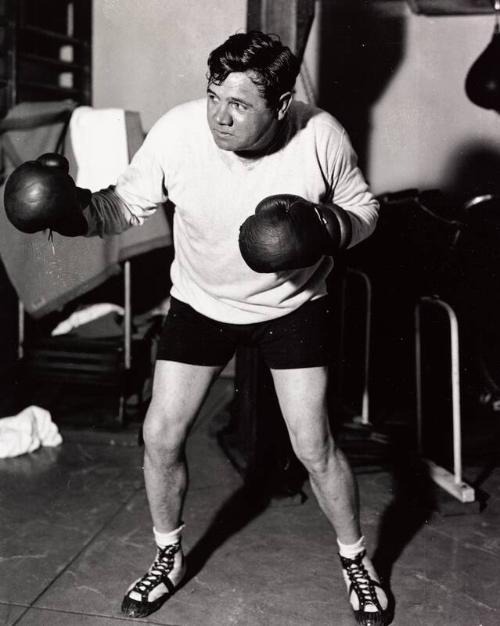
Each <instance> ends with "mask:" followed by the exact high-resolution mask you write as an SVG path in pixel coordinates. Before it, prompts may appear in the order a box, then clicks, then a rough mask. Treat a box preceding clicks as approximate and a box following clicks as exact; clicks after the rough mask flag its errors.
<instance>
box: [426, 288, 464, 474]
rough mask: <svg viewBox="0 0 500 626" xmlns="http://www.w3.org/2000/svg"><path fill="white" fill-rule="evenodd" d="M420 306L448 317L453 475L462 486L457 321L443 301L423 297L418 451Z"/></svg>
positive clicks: (451, 309)
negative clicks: (434, 309) (435, 310)
mask: <svg viewBox="0 0 500 626" xmlns="http://www.w3.org/2000/svg"><path fill="white" fill-rule="evenodd" d="M422 304H430V305H434V306H438V307H441V308H442V309H444V310H445V311H446V313H447V315H448V321H449V328H450V351H451V357H450V367H451V394H452V417H453V474H454V480H455V483H456V484H457V485H459V484H462V415H461V404H460V350H459V334H458V321H457V316H456V314H455V311H454V310H453V308H452V307H451V306H450V305H449V304H448V303H447V302H444V301H443V300H440V299H439V298H435V297H424V298H421V299H420V303H418V304H417V307H416V312H415V315H416V342H417V343H416V348H417V350H416V359H417V361H416V366H417V367H416V376H417V425H418V429H419V451H420V452H421V449H422V379H421V364H422V361H421V346H420V342H421V325H420V319H419V309H420V307H421V305H422Z"/></svg>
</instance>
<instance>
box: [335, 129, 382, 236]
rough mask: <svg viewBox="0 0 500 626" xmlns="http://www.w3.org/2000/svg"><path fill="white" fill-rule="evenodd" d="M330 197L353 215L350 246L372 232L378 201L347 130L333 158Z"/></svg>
mask: <svg viewBox="0 0 500 626" xmlns="http://www.w3.org/2000/svg"><path fill="white" fill-rule="evenodd" d="M330 200H331V202H333V203H334V204H337V205H338V206H340V207H341V208H343V209H344V210H345V211H347V213H348V215H349V217H350V218H351V222H352V238H351V243H350V244H349V247H352V246H354V245H356V244H357V243H359V242H360V241H362V240H363V239H366V238H367V237H369V236H370V235H371V234H372V233H373V231H374V230H375V226H376V224H377V220H378V210H379V203H378V201H377V200H376V198H375V197H374V195H373V194H372V193H371V191H370V189H369V187H368V183H367V182H366V180H365V178H364V176H363V174H362V172H361V170H360V169H359V167H358V165H357V155H356V153H355V152H354V149H353V148H352V146H351V143H350V141H349V138H348V136H347V134H346V133H345V131H344V133H343V136H342V141H341V143H340V146H339V148H338V152H337V155H336V158H335V162H334V168H333V173H332V194H331V199H330Z"/></svg>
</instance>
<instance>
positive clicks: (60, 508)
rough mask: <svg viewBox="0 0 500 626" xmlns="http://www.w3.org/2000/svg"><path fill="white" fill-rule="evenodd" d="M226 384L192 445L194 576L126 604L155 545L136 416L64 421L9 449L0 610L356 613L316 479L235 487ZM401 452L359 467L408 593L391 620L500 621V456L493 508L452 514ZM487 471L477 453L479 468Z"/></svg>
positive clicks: (58, 616)
mask: <svg viewBox="0 0 500 626" xmlns="http://www.w3.org/2000/svg"><path fill="white" fill-rule="evenodd" d="M226 391H227V388H225V387H224V388H222V390H221V388H220V387H219V388H218V392H219V394H220V395H219V396H218V397H217V398H215V396H214V397H211V398H209V400H208V401H207V405H206V406H205V409H204V411H203V412H202V414H201V415H200V418H199V420H198V422H197V425H196V427H195V429H194V432H193V433H192V437H191V439H190V442H189V447H188V457H189V460H190V467H191V488H190V491H189V496H188V499H187V503H186V512H185V522H186V532H185V547H186V548H187V552H188V555H189V556H188V559H189V567H190V575H189V578H188V580H187V582H186V584H185V585H184V586H183V588H182V589H181V590H179V591H178V593H177V594H176V595H175V596H174V597H173V598H172V599H171V600H170V601H169V602H168V603H167V604H166V605H164V606H163V607H162V608H161V609H160V610H159V611H158V612H157V613H155V614H153V615H152V616H150V617H149V618H148V619H145V620H128V619H127V618H125V617H123V616H122V615H121V614H120V603H121V599H122V596H123V593H124V591H125V589H126V587H127V586H128V585H129V583H130V582H131V581H132V580H133V579H134V578H136V577H137V576H139V575H140V574H142V573H143V572H144V571H145V569H146V568H147V567H148V566H149V564H150V561H151V558H152V555H153V545H152V543H151V530H150V526H151V524H150V520H149V514H148V509H147V503H146V497H145V492H144V488H143V482H142V471H141V466H142V458H141V457H142V449H141V448H139V447H137V444H136V434H135V432H134V431H133V429H132V431H130V432H127V433H115V434H112V433H96V432H92V431H90V432H85V431H75V430H73V431H70V430H67V431H63V435H64V439H65V441H64V443H63V444H62V446H60V447H59V448H56V449H49V448H44V449H40V450H38V451H36V452H34V453H32V454H30V455H25V456H22V457H17V458H15V459H9V460H3V461H0V480H1V483H0V494H1V508H0V525H1V533H0V548H1V550H0V623H1V624H5V625H7V626H11V625H13V624H20V625H23V626H27V625H47V626H49V625H61V626H62V625H64V626H67V625H69V626H72V625H75V626H80V625H82V626H86V625H89V626H91V625H92V626H94V625H95V626H110V625H111V624H118V623H123V622H127V621H136V622H137V621H138V622H140V623H149V624H163V625H169V626H174V625H175V626H226V625H231V624H237V625H241V626H309V625H310V626H326V625H329V626H332V625H333V626H348V625H349V626H350V625H354V623H355V622H354V620H353V618H352V616H351V613H350V609H349V606H348V604H347V601H346V598H345V592H344V588H343V582H342V581H341V577H340V572H339V568H338V564H337V556H336V553H335V548H334V535H333V533H332V531H331V529H330V528H329V525H328V523H327V522H326V520H325V518H324V517H323V515H322V514H321V512H320V511H319V510H318V507H317V505H316V503H315V501H314V498H313V497H312V496H311V494H310V492H309V490H307V493H308V496H309V497H308V499H307V501H306V502H305V503H304V504H301V505H297V504H290V503H287V502H286V501H284V502H280V503H271V504H270V505H268V506H266V507H262V506H260V505H258V504H256V503H252V502H251V501H249V500H248V498H246V496H245V494H244V493H242V492H241V491H240V487H241V478H240V476H239V475H238V474H237V473H236V472H235V470H234V469H233V467H232V466H231V464H230V463H229V461H228V460H227V458H226V457H225V456H224V454H223V453H222V451H221V449H220V448H219V446H218V444H217V442H216V440H215V433H216V432H217V430H218V429H219V428H220V426H221V424H222V423H223V421H224V419H225V413H224V411H222V412H221V410H220V405H219V404H218V403H219V400H220V398H224V394H225V393H226ZM402 456H403V459H401V458H397V455H396V457H394V456H392V457H391V460H392V461H395V460H396V461H397V463H396V462H395V464H394V465H392V466H391V465H390V464H386V465H385V467H382V466H381V467H375V466H369V465H365V466H363V465H362V464H357V467H356V473H357V476H358V481H359V485H360V490H361V499H362V503H363V525H364V529H365V534H366V536H367V538H368V541H369V545H370V546H371V548H372V550H375V548H376V550H375V558H376V561H377V563H378V565H379V568H380V570H381V571H383V572H384V573H385V574H386V576H387V577H388V578H390V580H391V586H392V590H393V592H394V594H395V597H396V601H397V604H396V614H395V618H394V621H393V624H395V625H400V626H401V625H404V626H480V625H481V626H498V625H499V624H500V565H499V560H500V469H498V468H496V467H494V464H493V465H492V466H491V467H490V468H489V470H488V472H484V475H483V477H482V479H481V480H482V485H481V486H482V489H483V490H484V491H485V492H487V493H488V495H489V500H488V504H487V507H486V508H485V510H484V511H483V512H481V513H478V512H477V509H474V510H467V512H466V514H457V515H449V513H450V511H451V509H450V508H447V507H445V506H444V505H442V506H441V513H437V512H433V509H434V505H435V502H434V501H431V499H430V498H429V497H428V496H429V493H427V492H426V490H425V488H424V487H425V481H424V480H423V477H422V475H420V474H419V472H418V469H417V468H416V467H415V466H414V465H410V464H408V463H405V462H404V456H405V455H404V454H403V455H402ZM481 471H482V468H481V467H467V468H466V474H467V477H468V479H469V480H470V481H473V480H475V479H476V478H478V477H479V475H480V474H481ZM443 502H444V500H443ZM287 504H288V505H287ZM456 512H457V511H455V513H456ZM459 512H461V513H464V511H459Z"/></svg>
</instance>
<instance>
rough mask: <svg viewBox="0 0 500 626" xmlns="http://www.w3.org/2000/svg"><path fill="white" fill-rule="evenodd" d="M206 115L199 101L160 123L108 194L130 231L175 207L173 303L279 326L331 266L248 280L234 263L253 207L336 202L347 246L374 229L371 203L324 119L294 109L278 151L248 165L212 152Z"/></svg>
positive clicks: (343, 142) (338, 132) (339, 131)
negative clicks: (346, 224) (347, 231)
mask: <svg viewBox="0 0 500 626" xmlns="http://www.w3.org/2000/svg"><path fill="white" fill-rule="evenodd" d="M205 107H206V104H205V99H203V100H196V101H193V102H188V103H186V104H182V105H180V106H177V107H175V108H174V109H172V110H170V111H169V112H168V113H166V114H165V115H164V116H163V117H161V118H160V119H159V120H158V122H157V123H156V124H155V125H154V126H153V128H152V129H151V130H150V132H149V133H148V135H147V137H146V139H145V141H144V144H143V145H142V147H141V148H140V149H139V151H138V152H137V153H136V155H135V156H134V158H133V160H132V162H131V164H130V165H129V167H128V168H127V169H126V170H125V172H124V173H123V174H122V175H121V176H120V178H119V179H118V182H117V185H116V189H115V191H116V192H117V193H118V194H119V195H120V196H121V197H122V198H123V199H124V200H125V202H126V203H127V205H128V208H129V211H130V214H129V215H128V217H127V222H128V223H129V224H130V225H134V224H140V223H142V222H143V221H144V219H145V218H147V217H148V215H150V214H151V213H152V212H153V211H154V210H156V208H157V206H158V204H160V203H162V202H165V201H166V200H167V199H169V200H170V201H171V202H173V203H174V205H175V214H174V248H175V259H174V261H173V263H172V267H171V277H172V283H173V286H172V292H171V293H172V295H173V296H174V297H175V298H177V299H179V300H182V301H183V302H186V303H188V304H190V305H191V306H192V307H193V308H194V309H196V310H197V311H198V312H200V313H202V314H204V315H206V316H208V317H210V318H212V319H215V320H219V321H222V322H229V323H235V324H246V323H252V322H261V321H265V320H269V319H272V318H276V317H280V316H282V315H285V314H287V313H290V312H291V311H293V310H294V309H296V308H297V307H299V306H301V305H302V304H304V303H305V302H307V301H308V300H311V299H314V298H317V297H319V296H321V295H324V294H325V293H326V285H325V279H326V277H327V275H328V274H329V272H330V271H331V269H332V266H333V261H332V259H331V258H330V257H323V258H322V259H321V260H320V261H319V262H318V263H317V264H316V265H314V266H311V267H307V268H304V269H299V270H293V271H287V272H279V273H273V274H259V273H256V272H254V271H252V270H251V269H250V268H249V267H248V266H247V265H246V264H245V262H244V260H243V258H242V257H241V254H240V251H239V246H238V233H239V228H240V225H241V224H242V222H243V221H244V220H245V219H246V218H247V217H248V216H249V215H252V214H253V213H254V211H255V207H256V206H257V204H258V203H259V202H260V201H261V200H262V199H263V198H265V197H267V196H270V195H273V194H296V195H298V196H302V197H303V198H305V199H307V200H310V201H312V202H315V203H318V202H322V203H332V202H333V203H335V204H337V205H338V206H340V207H342V208H343V209H345V210H346V211H348V212H349V216H350V217H351V221H352V223H353V238H352V242H351V245H354V244H355V243H357V242H358V241H360V240H361V239H364V238H365V237H367V236H368V235H370V234H371V232H372V231H373V229H374V228H375V224H376V221H377V216H378V203H377V201H376V200H375V198H374V197H373V195H372V194H371V193H370V191H369V189H368V185H367V183H366V181H365V179H364V178H363V175H362V174H361V172H360V170H359V168H358V167H357V164H356V163H357V159H356V155H355V153H354V151H353V149H352V147H351V144H350V142H349V139H348V137H347V135H346V132H345V130H344V129H343V128H342V127H341V126H340V124H339V123H338V122H337V121H336V120H335V119H334V118H333V117H332V116H331V115H329V114H328V113H326V112H325V111H322V110H320V109H316V108H312V107H310V106H308V105H305V104H303V103H301V102H294V103H292V105H291V107H290V109H289V111H288V114H287V117H286V121H285V122H284V124H285V127H284V128H283V129H282V132H284V135H283V137H284V139H283V141H282V142H281V143H280V144H279V145H280V146H281V148H280V149H279V150H277V151H275V152H273V153H271V154H267V155H265V156H261V157H260V158H258V159H245V158H241V157H238V156H237V155H236V154H234V153H233V152H228V151H224V150H221V149H219V148H218V147H217V145H216V144H215V142H214V140H213V138H212V135H211V133H210V130H209V127H208V123H207V120H206V110H205ZM165 269H166V268H165ZM158 271H162V268H158Z"/></svg>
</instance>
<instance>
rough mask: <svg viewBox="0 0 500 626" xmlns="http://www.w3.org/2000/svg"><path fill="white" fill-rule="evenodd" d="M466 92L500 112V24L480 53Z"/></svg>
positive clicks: (470, 75)
mask: <svg viewBox="0 0 500 626" xmlns="http://www.w3.org/2000/svg"><path fill="white" fill-rule="evenodd" d="M465 93H466V94H467V97H468V98H469V100H471V102H473V103H474V104H476V105H477V106H479V107H482V108H483V109H493V110H494V111H496V112H497V113H500V32H499V28H498V24H497V25H496V27H495V31H494V33H493V37H492V39H491V41H490V43H489V44H488V46H487V47H486V49H485V50H484V51H483V52H482V53H481V54H480V55H479V57H478V58H477V59H476V61H475V62H474V63H473V65H472V67H471V68H470V70H469V72H468V74H467V77H466V79H465Z"/></svg>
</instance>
